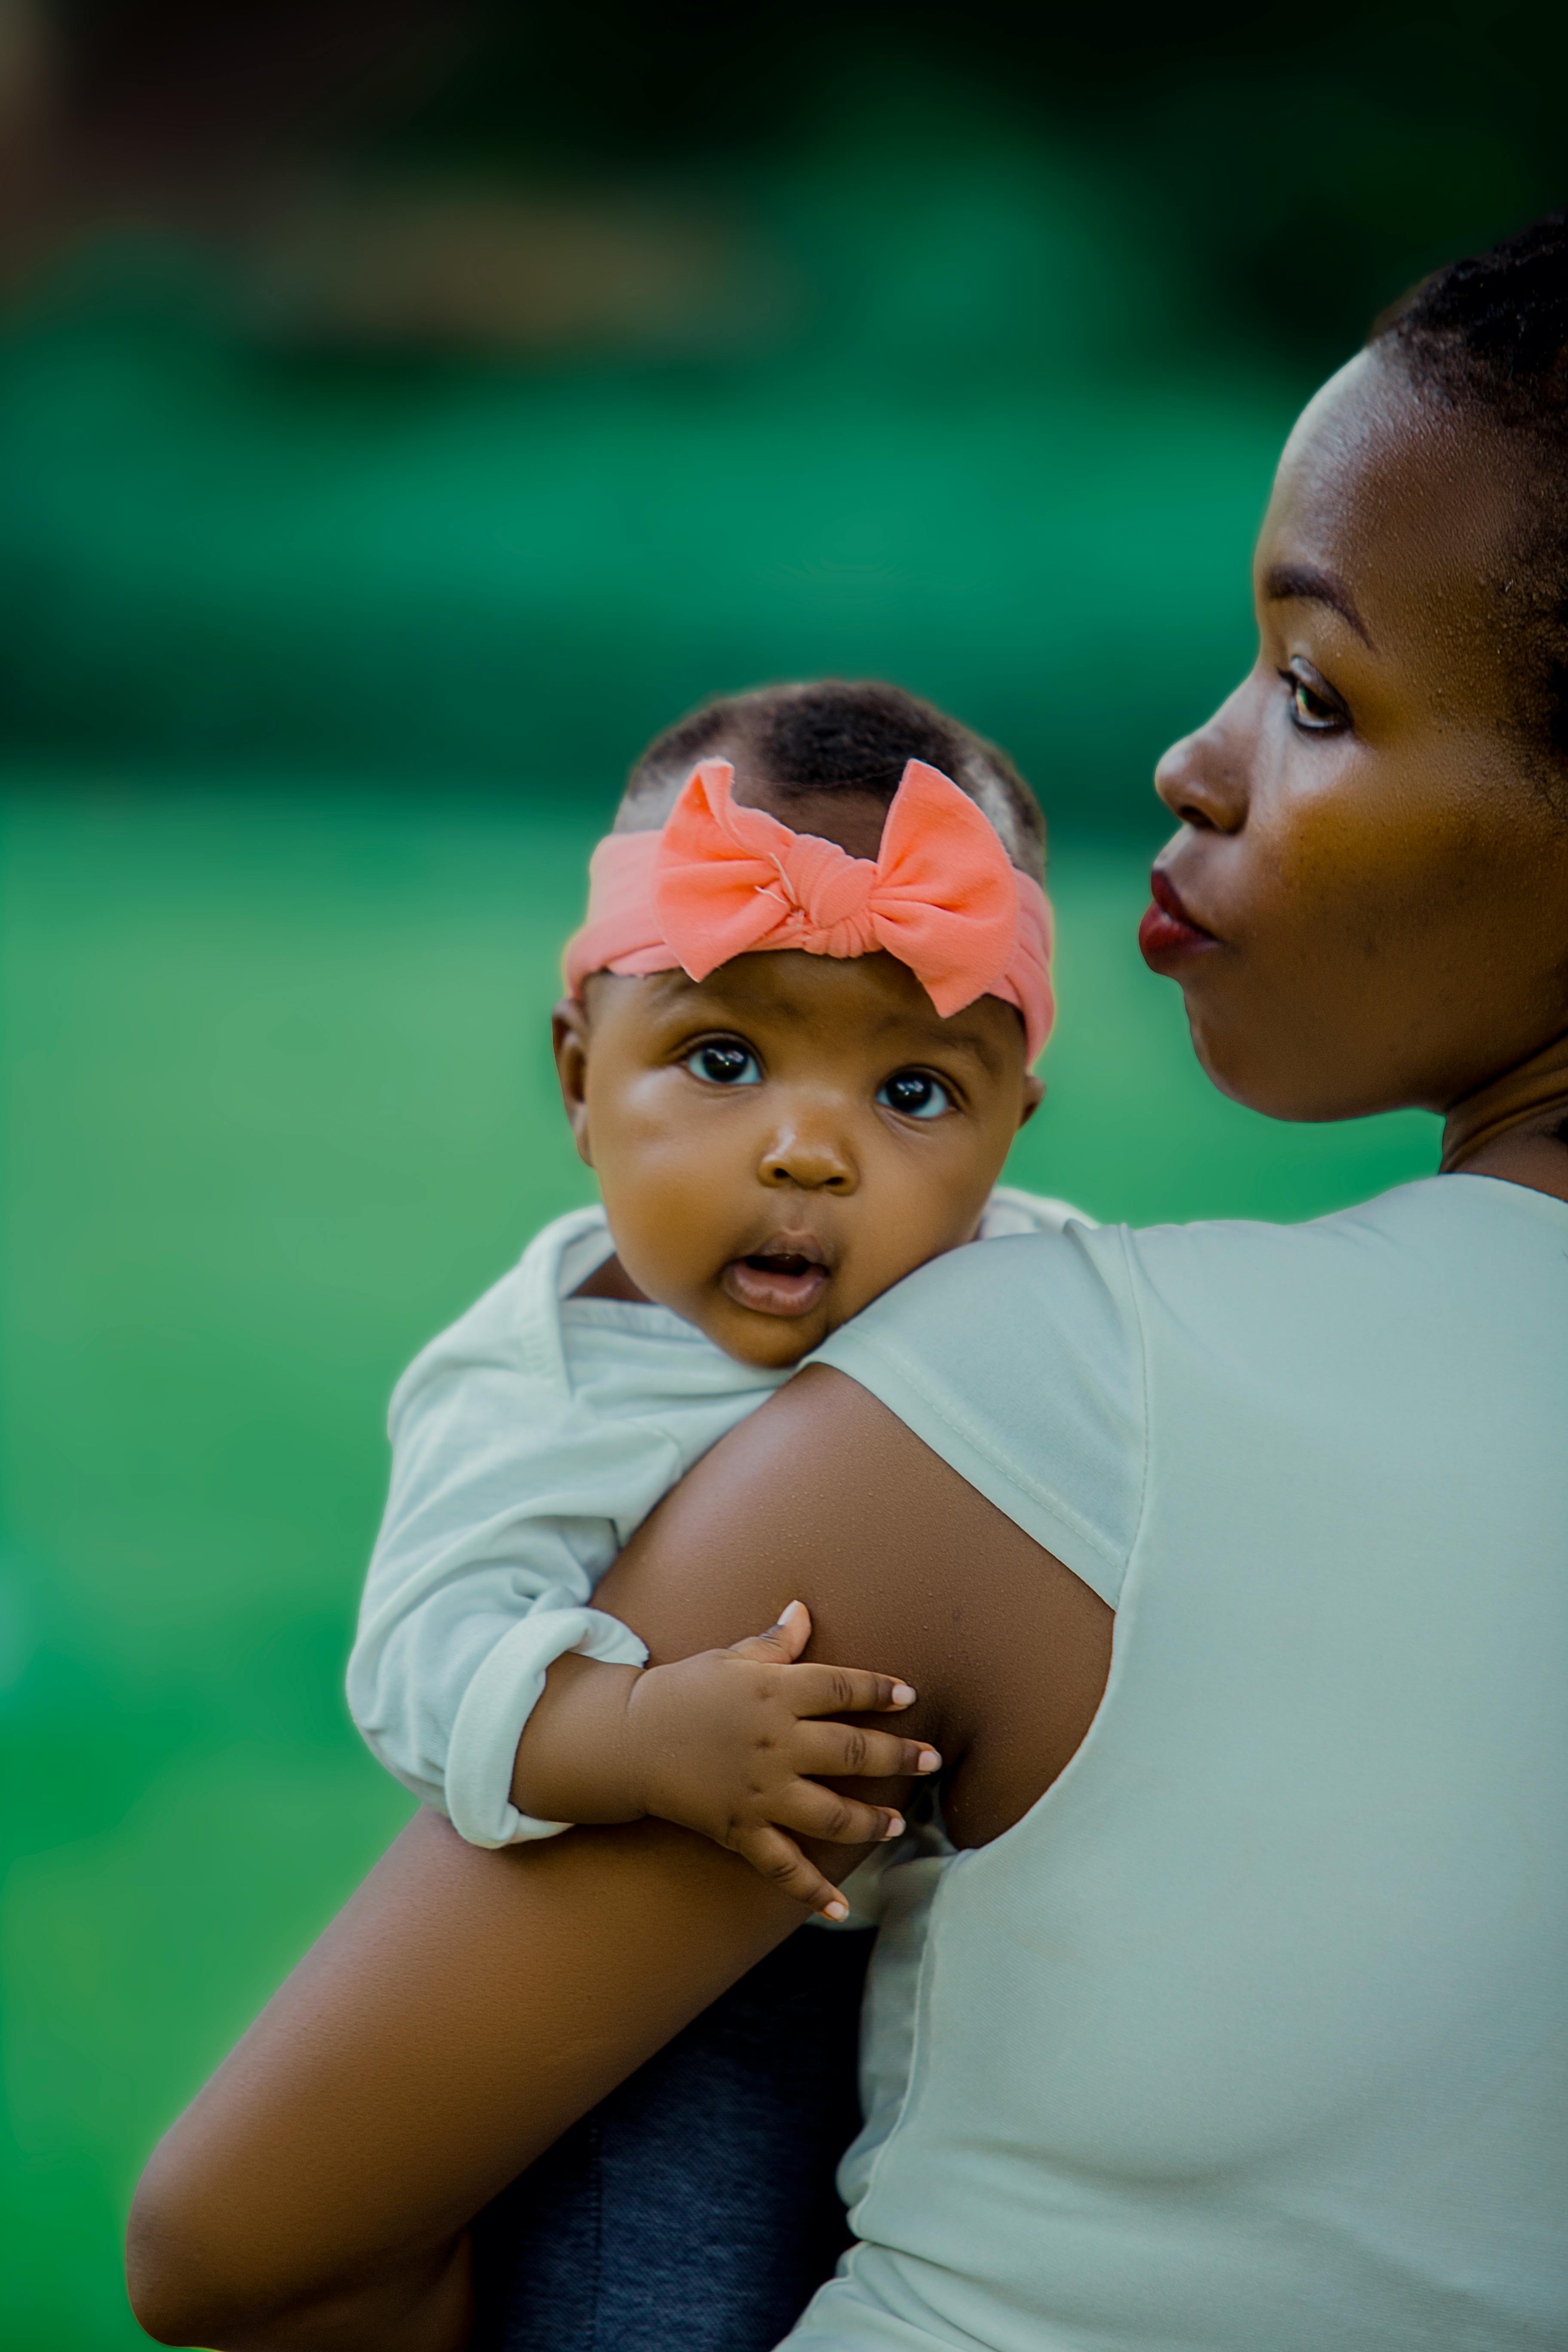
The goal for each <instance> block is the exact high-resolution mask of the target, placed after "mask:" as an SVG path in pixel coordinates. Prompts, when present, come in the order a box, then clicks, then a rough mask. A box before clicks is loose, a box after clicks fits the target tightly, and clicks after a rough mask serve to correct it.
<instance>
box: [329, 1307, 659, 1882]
mask: <svg viewBox="0 0 1568 2352" xmlns="http://www.w3.org/2000/svg"><path fill="white" fill-rule="evenodd" d="M522 1276H523V1269H522V1268H519V1269H516V1270H514V1272H513V1273H512V1274H511V1275H509V1276H507V1277H506V1279H505V1280H504V1281H503V1282H501V1283H499V1284H498V1285H497V1286H496V1287H495V1288H494V1289H493V1290H492V1291H490V1292H489V1293H488V1294H487V1296H486V1297H484V1298H482V1299H480V1301H479V1304H478V1305H477V1306H476V1307H473V1308H472V1309H470V1311H469V1313H468V1314H467V1315H466V1316H464V1317H463V1318H462V1320H461V1321H460V1322H458V1324H456V1325H454V1327H453V1328H452V1329H451V1330H449V1331H447V1332H446V1333H444V1334H443V1336H442V1337H441V1338H440V1339H437V1340H436V1341H434V1342H433V1343H432V1344H431V1346H430V1347H428V1348H426V1349H425V1350H424V1352H423V1354H422V1355H420V1356H419V1357H418V1358H417V1359H416V1361H415V1363H414V1364H413V1365H412V1366H411V1367H410V1369H409V1370H408V1372H407V1373H406V1374H405V1377H404V1379H403V1380H402V1381H400V1382H399V1384H398V1388H397V1391H396V1393H395V1397H394V1399H393V1407H392V1414H391V1430H392V1439H393V1475H392V1491H391V1496H390V1498H389V1500H388V1503H387V1507H386V1515H385V1517H384V1521H383V1525H382V1529H381V1534H380V1537H379V1538H378V1540H377V1543H376V1548H375V1552H374V1558H373V1559H372V1562H371V1569H370V1574H369V1577H368V1579H367V1580H366V1585H365V1592H364V1600H363V1606H362V1609H361V1612H360V1624H359V1633H358V1637H357V1639H356V1641H355V1643H354V1649H353V1656H352V1658H351V1660H350V1663H349V1674H348V1695H349V1705H350V1708H351V1710H352V1712H353V1717H354V1720H355V1722H356V1723H357V1724H358V1726H359V1728H360V1730H361V1731H362V1733H363V1736H364V1738H365V1739H366V1740H367V1742H368V1743H369V1745H370V1747H371V1748H372V1750H373V1751H374V1754H375V1755H376V1757H377V1758H378V1759H379V1760H380V1761H381V1762H382V1763H383V1764H384V1765H385V1766H386V1768H387V1769H388V1770H389V1771H390V1772H392V1773H393V1774H394V1775H395V1778H396V1779H398V1780H401V1781H402V1782H403V1784H404V1786H405V1788H407V1789H409V1790H412V1792H413V1793H414V1794H415V1795H416V1797H418V1798H419V1799H420V1800H421V1801H423V1802H424V1803H426V1804H428V1805H433V1806H434V1807H436V1809H437V1811H441V1812H445V1813H447V1815H448V1816H449V1817H450V1819H451V1821H452V1823H453V1826H454V1827H455V1828H456V1829H457V1830H458V1832H459V1833H460V1835H462V1836H463V1837H464V1838H466V1839H467V1840H468V1843H469V1844H471V1845H484V1846H499V1845H508V1844H517V1843H522V1842H524V1841H526V1840H527V1839H529V1838H532V1837H539V1836H548V1835H550V1834H552V1832H554V1831H555V1830H557V1829H558V1828H560V1827H562V1826H563V1823H562V1822H558V1821H554V1820H541V1819H529V1818H526V1817H524V1816H523V1815H521V1814H520V1813H519V1812H518V1811H517V1810H516V1809H515V1808H514V1807H513V1805H512V1803H511V1801H510V1793H509V1790H510V1780H511V1775H512V1763H513V1759H514V1757H515V1754H516V1750H517V1743H518V1739H519V1738H520V1736H521V1730H522V1727H523V1724H524V1723H525V1722H526V1721H527V1719H528V1714H529V1710H530V1708H531V1706H532V1705H533V1703H534V1701H535V1699H536V1698H537V1697H538V1696H539V1693H540V1691H541V1690H542V1688H543V1686H544V1678H545V1675H546V1673H547V1671H548V1669H549V1668H550V1666H551V1665H552V1664H553V1663H554V1661H555V1660H556V1659H557V1658H558V1657H560V1656H562V1655H563V1654H565V1653H567V1652H569V1651H572V1650H574V1649H575V1650H581V1651H583V1652H584V1653H585V1654H590V1655H594V1656H596V1657H599V1658H601V1659H609V1660H616V1661H618V1662H620V1663H621V1664H625V1665H626V1666H634V1665H636V1664H639V1663H640V1662H641V1660H642V1659H643V1658H644V1657H645V1656H646V1654H647V1653H646V1652H645V1650H644V1648H643V1645H642V1643H640V1642H639V1641H638V1640H637V1636H636V1635H635V1634H634V1633H631V1632H630V1631H629V1629H628V1628H627V1627H626V1626H625V1625H623V1624H621V1622H619V1620H618V1619H616V1618H614V1617H608V1616H605V1615H604V1614H603V1612H600V1611H598V1610H595V1609H593V1608H591V1607H590V1606H589V1605H588V1603H589V1601H590V1596H591V1594H592V1591H593V1588H594V1586H595V1583H596V1582H597V1580H598V1578H599V1577H600V1575H602V1573H603V1572H604V1570H605V1568H607V1567H608V1565H609V1563H610V1561H611V1560H612V1559H614V1558H615V1556H616V1552H617V1550H618V1549H619V1548H620V1540H621V1537H620V1532H619V1531H618V1530H617V1527H616V1520H615V1517H614V1516H613V1514H614V1512H615V1511H616V1508H617V1507H624V1508H625V1509H626V1514H627V1517H628V1520H629V1523H630V1524H631V1525H636V1524H637V1520H639V1519H640V1518H641V1517H643V1516H644V1514H645V1513H646V1511H647V1508H648V1507H649V1505H650V1504H651V1502H652V1501H653V1500H655V1499H657V1497H658V1495H659V1494H661V1493H662V1492H663V1490H664V1488H665V1487H666V1486H668V1485H669V1484H670V1483H671V1480H672V1477H673V1475H675V1470H676V1468H678V1467H679V1465H673V1464H672V1463H671V1462H670V1461H668V1460H667V1459H666V1455H667V1454H668V1452H669V1449H668V1446H667V1445H666V1444H665V1443H664V1442H663V1441H661V1440H659V1439H658V1437H657V1436H655V1435H653V1434H652V1433H649V1432H647V1430H646V1429H629V1430H628V1429H625V1428H623V1429H622V1430H620V1431H619V1432H614V1431H611V1432H606V1431H605V1429H604V1427H603V1426H602V1425H599V1426H595V1425H594V1424H592V1423H584V1422H583V1420H582V1418H581V1417H580V1416H579V1417H574V1414H573V1412H572V1410H571V1402H570V1399H569V1398H568V1397H567V1396H566V1394H565V1393H564V1391H563V1388H562V1387H561V1386H559V1384H557V1383H554V1382H552V1381H551V1380H550V1379H549V1378H548V1376H547V1373H546V1372H542V1370H540V1369H539V1368H538V1367H536V1366H535V1365H533V1364H532V1363H531V1361H530V1360H529V1351H528V1348H527V1345H526V1328H525V1323H524V1319H523V1317H522V1315H521V1301H520V1298H519V1291H520V1288H521V1280H522ZM617 1440H618V1442H617ZM589 1496H591V1497H592V1498H593V1500H594V1501H595V1502H597V1503H599V1505H600V1508H599V1510H598V1511H597V1512H596V1513H590V1511H589V1510H587V1509H585V1508H584V1498H585V1497H589Z"/></svg>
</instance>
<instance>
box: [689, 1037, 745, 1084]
mask: <svg viewBox="0 0 1568 2352" xmlns="http://www.w3.org/2000/svg"><path fill="white" fill-rule="evenodd" d="M686 1067H687V1068H688V1069H689V1071H690V1072H691V1075H692V1076H693V1077H696V1078H706V1079H707V1080H708V1082H709V1084H710V1086H715V1087H758V1086H761V1084H762V1082H763V1073H762V1069H761V1067H760V1066H759V1064H758V1061H757V1057H756V1055H754V1054H753V1053H752V1050H751V1047H750V1046H749V1045H699V1046H698V1047H697V1048H696V1050H695V1051H694V1052H692V1053H689V1054H688V1055H687V1056H686Z"/></svg>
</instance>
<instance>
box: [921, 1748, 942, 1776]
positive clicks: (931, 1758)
mask: <svg viewBox="0 0 1568 2352" xmlns="http://www.w3.org/2000/svg"><path fill="white" fill-rule="evenodd" d="M915 1769H916V1771H917V1772H940V1771H941V1769H942V1758H941V1757H940V1756H939V1755H938V1754H937V1752H936V1749H935V1748H921V1753H920V1761H919V1762H918V1763H917V1765H916V1766H915Z"/></svg>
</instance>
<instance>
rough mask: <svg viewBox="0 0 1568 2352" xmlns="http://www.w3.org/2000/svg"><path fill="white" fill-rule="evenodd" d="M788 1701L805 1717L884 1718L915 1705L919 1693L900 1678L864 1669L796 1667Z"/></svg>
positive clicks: (791, 1679)
mask: <svg viewBox="0 0 1568 2352" xmlns="http://www.w3.org/2000/svg"><path fill="white" fill-rule="evenodd" d="M785 1700H786V1704H787V1705H788V1706H790V1708H791V1709H792V1710H793V1712H794V1713H795V1714H796V1715H801V1716H805V1715H882V1714H886V1713H888V1712H889V1711H891V1710H894V1709H897V1708H899V1707H905V1706H913V1705H914V1703H915V1694H914V1692H913V1691H912V1690H911V1689H910V1685H909V1684H908V1683H904V1682H900V1680H899V1677H898V1676H897V1675H872V1674H868V1673H867V1672H866V1671H865V1669H864V1667H861V1666H796V1668H795V1672H794V1674H792V1675H790V1677H789V1683H788V1687H787V1690H786V1692H785Z"/></svg>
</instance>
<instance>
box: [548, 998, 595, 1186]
mask: <svg viewBox="0 0 1568 2352" xmlns="http://www.w3.org/2000/svg"><path fill="white" fill-rule="evenodd" d="M550 1042H551V1044H552V1046H553V1047H554V1049H555V1075H556V1076H557V1077H558V1078H559V1079H560V1081H561V1102H562V1107H563V1109H564V1110H565V1113H566V1120H567V1124H568V1126H569V1127H570V1128H571V1129H572V1140H573V1142H574V1144H575V1145H576V1146H577V1157H578V1159H579V1160H581V1161H582V1162H583V1164H584V1167H585V1168H592V1166H593V1164H594V1154H593V1152H592V1150H590V1149H589V1144H588V1008H587V1006H586V1004H584V1002H583V999H582V998H581V997H580V996H563V998H562V1000H561V1002H560V1003H559V1004H558V1005H557V1006H556V1007H555V1010H554V1011H553V1013H552V1014H551V1016H550Z"/></svg>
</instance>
